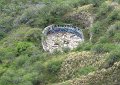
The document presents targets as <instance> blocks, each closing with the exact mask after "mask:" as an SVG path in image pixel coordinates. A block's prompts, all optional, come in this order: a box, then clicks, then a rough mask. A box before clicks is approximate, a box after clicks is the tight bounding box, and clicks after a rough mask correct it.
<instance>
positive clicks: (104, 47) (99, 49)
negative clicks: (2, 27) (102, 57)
mask: <svg viewBox="0 0 120 85" xmlns="http://www.w3.org/2000/svg"><path fill="white" fill-rule="evenodd" d="M116 46H117V45H114V44H111V43H105V44H96V45H94V46H93V47H92V49H91V50H92V51H93V52H95V53H106V52H110V51H112V50H113V49H115V48H116Z"/></svg>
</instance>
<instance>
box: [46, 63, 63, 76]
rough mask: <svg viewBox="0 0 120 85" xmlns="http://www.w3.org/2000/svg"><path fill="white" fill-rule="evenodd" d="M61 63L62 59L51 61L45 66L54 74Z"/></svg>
mask: <svg viewBox="0 0 120 85" xmlns="http://www.w3.org/2000/svg"><path fill="white" fill-rule="evenodd" d="M61 64H62V61H51V62H50V63H49V64H48V66H47V69H48V72H49V73H51V74H54V75H56V74H57V73H58V71H59V70H60V67H61Z"/></svg>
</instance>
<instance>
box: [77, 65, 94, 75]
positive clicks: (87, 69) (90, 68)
mask: <svg viewBox="0 0 120 85" xmlns="http://www.w3.org/2000/svg"><path fill="white" fill-rule="evenodd" d="M95 70H96V68H95V67H93V66H85V67H82V68H79V69H78V70H77V71H76V72H75V73H76V76H78V75H79V76H81V75H87V74H88V73H90V72H93V71H95Z"/></svg>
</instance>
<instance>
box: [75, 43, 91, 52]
mask: <svg viewBox="0 0 120 85" xmlns="http://www.w3.org/2000/svg"><path fill="white" fill-rule="evenodd" d="M92 46H93V45H92V43H90V42H84V43H80V44H79V45H78V46H77V48H75V51H89V50H90V49H91V47H92Z"/></svg>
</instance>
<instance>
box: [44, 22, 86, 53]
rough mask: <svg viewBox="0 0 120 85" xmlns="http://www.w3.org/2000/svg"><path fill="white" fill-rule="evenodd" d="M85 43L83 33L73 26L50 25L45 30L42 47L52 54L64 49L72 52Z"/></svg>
mask: <svg viewBox="0 0 120 85" xmlns="http://www.w3.org/2000/svg"><path fill="white" fill-rule="evenodd" d="M83 41H84V36H83V33H82V31H81V30H80V28H78V27H75V26H73V25H69V24H67V25H50V26H48V27H46V28H45V29H44V30H43V39H42V46H43V49H44V50H45V51H48V52H50V53H52V52H54V51H55V50H58V51H63V49H64V48H69V49H71V50H72V49H74V48H76V47H77V46H78V45H79V43H81V42H83Z"/></svg>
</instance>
